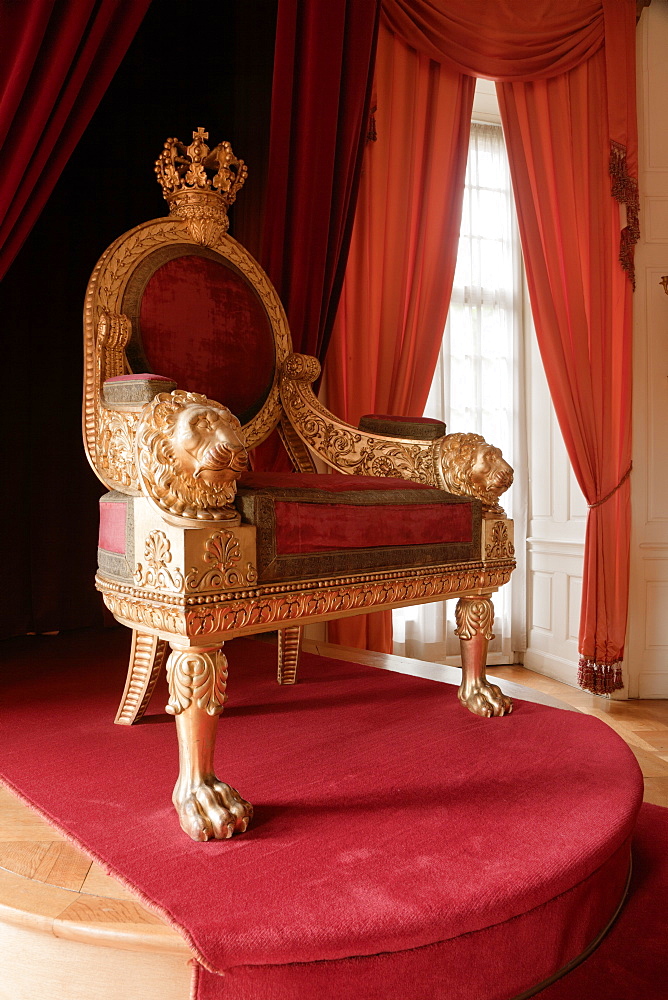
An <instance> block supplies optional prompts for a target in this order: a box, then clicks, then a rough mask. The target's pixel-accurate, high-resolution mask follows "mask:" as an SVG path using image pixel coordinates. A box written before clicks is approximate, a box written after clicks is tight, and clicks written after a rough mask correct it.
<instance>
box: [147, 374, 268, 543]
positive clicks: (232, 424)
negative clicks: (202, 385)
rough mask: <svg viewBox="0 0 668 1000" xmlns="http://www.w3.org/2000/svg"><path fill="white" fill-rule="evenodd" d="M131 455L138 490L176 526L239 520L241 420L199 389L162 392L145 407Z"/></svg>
mask: <svg viewBox="0 0 668 1000" xmlns="http://www.w3.org/2000/svg"><path fill="white" fill-rule="evenodd" d="M135 455H136V462H137V468H138V471H139V480H140V484H141V489H142V493H143V494H144V496H146V497H147V498H148V500H150V501H151V503H152V504H153V505H154V506H155V507H157V508H158V510H159V512H160V513H161V514H162V515H163V516H166V517H167V518H168V520H171V521H173V522H174V523H177V524H183V523H186V524H188V523H190V524H197V525H198V526H199V525H201V523H202V522H203V521H218V522H220V521H224V522H227V523H229V524H239V522H240V520H241V519H240V516H239V513H238V512H237V510H236V508H235V507H234V497H235V494H236V480H237V479H238V478H239V476H240V474H241V473H242V472H243V471H244V469H246V468H247V466H248V455H247V453H246V448H245V446H244V442H243V439H242V431H241V424H240V423H239V421H238V420H237V418H236V417H235V416H234V415H233V414H232V413H230V411H229V410H228V409H227V407H226V406H222V405H221V404H220V403H216V402H215V401H214V400H210V399H207V397H206V396H203V395H201V394H200V393H197V392H185V391H184V390H183V389H175V390H174V392H171V393H166V392H163V393H160V394H159V395H157V396H156V397H155V399H153V400H152V402H151V403H149V404H147V405H146V406H145V407H144V410H143V413H142V417H141V420H140V422H139V425H138V427H137V435H136V442H135Z"/></svg>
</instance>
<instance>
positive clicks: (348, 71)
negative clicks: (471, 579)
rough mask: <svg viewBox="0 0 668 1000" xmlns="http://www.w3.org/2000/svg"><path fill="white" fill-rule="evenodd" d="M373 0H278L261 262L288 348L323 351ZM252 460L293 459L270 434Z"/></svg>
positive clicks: (366, 84)
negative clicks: (280, 308)
mask: <svg viewBox="0 0 668 1000" xmlns="http://www.w3.org/2000/svg"><path fill="white" fill-rule="evenodd" d="M379 16H380V0H336V2H332V3H322V2H321V0H279V4H278V17H277V24H276V48H275V54H274V81H273V88H272V107H271V137H270V147H269V169H268V175H269V190H268V196H267V207H266V215H265V227H264V239H263V251H262V263H263V266H264V268H265V270H266V271H267V273H268V275H269V277H270V278H271V280H272V282H273V284H274V286H275V287H276V289H277V291H278V293H279V295H280V297H281V300H282V302H283V305H284V307H285V311H286V313H287V317H288V322H289V324H290V331H291V334H292V343H293V347H294V349H295V351H301V352H303V353H305V354H313V355H315V356H316V357H318V358H321V359H322V358H324V356H325V352H326V350H327V345H328V343H329V338H330V335H331V331H332V326H333V323H334V317H335V315H336V308H337V305H338V300H339V295H340V292H341V284H342V282H343V275H344V272H345V267H346V260H347V256H348V247H349V245H350V236H351V232H352V225H353V220H354V217H355V204H356V200H357V190H358V187H359V176H360V169H361V163H362V154H363V151H364V142H365V139H366V134H367V131H368V111H369V102H370V98H371V83H372V80H373V65H374V58H375V49H376V38H377V32H378V21H379ZM253 466H254V468H257V469H273V470H275V471H284V470H288V469H290V468H291V464H290V460H289V459H288V457H287V454H286V453H285V451H284V449H283V447H282V445H281V443H280V439H279V438H278V434H277V433H276V432H274V434H273V435H272V436H271V437H270V438H269V439H268V440H267V441H266V442H264V443H263V444H262V445H260V446H259V447H258V448H256V449H255V450H254V452H253Z"/></svg>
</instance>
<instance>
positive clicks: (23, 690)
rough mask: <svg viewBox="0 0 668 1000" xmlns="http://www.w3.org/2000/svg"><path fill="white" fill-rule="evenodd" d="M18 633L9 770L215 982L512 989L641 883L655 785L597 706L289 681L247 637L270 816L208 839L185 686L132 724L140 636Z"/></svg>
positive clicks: (252, 986)
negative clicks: (121, 704)
mask: <svg viewBox="0 0 668 1000" xmlns="http://www.w3.org/2000/svg"><path fill="white" fill-rule="evenodd" d="M2 647H3V648H2V652H3V654H4V655H5V656H8V657H9V664H10V668H9V669H8V670H7V671H3V677H4V680H3V692H2V694H3V697H2V703H3V715H2V725H1V726H0V754H1V758H0V759H1V760H2V767H1V769H2V774H3V776H4V778H5V780H6V781H7V782H8V783H9V784H11V785H12V786H13V787H15V788H17V789H18V790H19V792H20V793H21V794H22V795H23V796H24V797H25V798H26V799H28V800H29V801H31V802H33V803H35V804H36V805H37V806H38V807H39V809H40V810H41V811H42V812H43V813H44V814H46V815H47V816H48V817H49V818H51V819H52V820H53V821H54V822H55V823H56V824H57V825H58V826H59V827H60V828H61V829H63V830H64V831H65V832H67V833H69V834H70V835H71V836H72V837H73V838H74V839H75V840H76V841H77V842H78V843H79V844H80V845H81V846H82V847H83V848H84V849H86V850H88V851H89V852H90V853H91V854H93V855H94V856H95V857H97V858H99V859H102V860H103V861H104V863H105V864H106V866H107V867H108V868H109V870H111V871H112V872H113V873H114V874H118V875H120V876H121V877H122V878H124V879H125V880H126V881H127V882H129V883H130V884H131V885H132V886H134V887H135V888H137V889H138V890H139V891H140V892H141V893H142V895H143V896H144V898H146V899H147V900H148V901H149V902H151V903H152V905H153V906H154V908H156V909H157V910H158V911H159V912H161V913H163V914H165V915H167V916H168V917H169V918H170V919H171V920H172V921H173V922H174V923H176V924H177V925H178V926H179V927H180V928H181V929H182V930H183V931H184V933H185V935H186V936H187V937H188V938H189V939H190V941H191V942H192V944H193V946H194V947H195V949H196V951H197V953H198V954H199V955H200V956H201V959H202V961H203V962H204V963H205V965H206V966H208V967H209V968H210V969H214V970H218V971H219V972H220V973H224V974H223V975H222V976H221V975H213V974H209V973H204V972H203V973H202V974H201V976H200V982H199V993H198V996H199V998H200V1000H214V998H215V1000H219V998H222V997H223V996H224V997H225V998H226V1000H229V998H234V1000H256V998H257V1000H259V998H261V1000H273V998H274V997H275V998H276V1000H278V998H279V997H280V1000H292V998H293V997H295V998H296V997H297V996H299V997H300V998H301V1000H304V998H306V997H309V996H315V995H319V996H320V997H321V998H322V1000H328V998H330V997H332V998H333V997H337V1000H345V998H347V997H353V996H354V997H356V998H360V1000H374V998H376V997H377V998H379V1000H380V998H382V1000H391V998H394V997H397V998H398V997H402V998H403V997H405V996H407V995H415V996H418V995H419V996H420V1000H427V998H434V1000H441V998H443V1000H445V998H446V997H447V1000H507V998H510V997H513V996H515V995H517V994H519V993H521V992H522V990H525V989H527V988H529V987H530V986H532V985H534V984H536V983H537V982H539V981H540V980H541V979H543V978H544V975H546V974H547V973H548V972H550V971H554V970H555V969H556V968H558V967H559V966H561V965H563V964H565V963H566V962H567V961H569V960H570V959H571V958H573V957H574V956H575V955H577V954H578V953H579V952H580V951H582V949H583V947H584V945H585V944H587V943H588V942H589V941H591V940H592V938H594V937H595V936H596V932H597V931H598V930H599V929H600V928H601V927H602V926H604V925H605V924H606V923H607V921H608V919H609V917H610V916H611V914H612V913H613V911H614V909H615V906H616V903H617V901H618V899H619V897H620V895H621V892H622V889H623V883H624V880H625V876H626V869H627V858H628V856H627V846H626V845H627V842H628V840H629V837H630V835H631V832H632V829H633V826H634V823H635V818H636V814H637V810H638V807H639V803H640V794H641V782H640V778H639V772H638V769H637V765H636V763H635V759H634V758H633V756H632V754H631V752H630V751H629V750H628V748H627V747H626V745H625V744H624V743H623V742H622V741H621V740H619V738H618V737H617V736H616V735H615V734H614V733H613V732H612V731H611V730H610V729H609V728H608V727H607V726H605V725H604V724H603V723H601V722H599V721H598V720H596V719H593V718H591V717H588V716H579V715H576V714H575V713H566V712H560V711H557V710H554V709H548V708H545V707H543V706H539V705H533V704H530V703H527V702H522V703H519V704H518V705H517V709H516V712H515V713H514V714H513V715H512V716H510V717H509V718H505V719H494V720H485V719H479V718H476V717H475V716H472V715H470V714H469V713H467V712H465V711H464V710H462V709H461V707H460V706H459V704H458V703H457V698H456V691H455V689H454V688H452V687H450V686H447V685H440V684H436V683H434V682H429V681H424V680H420V679H416V678H410V677H405V676H403V675H399V674H391V673H388V672H385V671H375V670H373V669H371V668H366V667H359V666H356V665H353V664H350V663H343V662H337V661H331V660H324V659H322V658H320V657H314V656H305V657H304V663H303V667H302V671H301V677H302V680H301V682H300V684H299V685H298V686H297V687H296V688H280V687H279V686H278V685H276V683H275V680H274V674H275V650H274V649H273V648H272V647H270V646H266V645H264V644H262V643H257V642H252V641H248V640H245V641H236V642H234V643H230V644H229V645H228V647H227V653H228V659H229V662H230V676H229V685H228V692H229V695H230V700H229V703H228V706H227V708H226V711H225V715H224V717H223V719H222V720H221V726H220V735H219V742H218V753H217V761H218V768H217V769H218V773H219V776H220V777H223V778H224V779H225V780H227V781H229V782H231V783H232V784H233V785H235V787H237V788H239V790H240V791H241V793H242V794H243V795H245V796H246V797H247V798H249V799H250V801H252V802H253V804H254V806H255V810H256V812H255V820H254V824H253V827H252V829H251V830H250V831H249V832H248V833H247V834H245V835H244V836H242V837H238V838H234V840H233V841H231V842H224V843H209V844H194V843H192V842H190V841H188V840H187V839H186V838H185V837H184V836H183V834H182V833H181V831H180V829H179V827H178V822H177V820H176V817H175V815H174V814H173V812H172V808H171V804H170V794H171V787H172V785H173V782H174V779H175V776H176V736H175V733H174V728H173V720H172V719H171V718H170V717H169V716H167V715H164V714H162V706H163V705H164V704H165V697H164V693H160V692H159V693H158V694H156V696H155V697H154V701H153V704H152V707H151V708H150V709H149V711H153V712H154V713H155V714H153V715H150V716H149V717H148V718H147V719H146V720H145V721H144V722H143V723H142V724H140V725H139V726H135V727H133V728H132V729H129V730H128V729H125V728H121V727H116V726H113V725H112V724H111V720H112V719H113V715H114V711H115V707H116V703H117V700H118V698H119V697H120V693H121V690H122V679H123V675H124V671H125V656H126V650H127V636H125V635H124V634H123V633H120V632H115V631H114V632H108V633H104V634H100V633H97V634H96V633H79V634H70V635H64V636H61V637H58V638H56V639H35V638H33V639H30V638H26V639H22V640H16V641H13V640H12V641H9V642H5V643H3V644H2ZM658 812H659V813H660V815H661V818H663V812H662V811H660V810H659V811H658ZM650 820H651V816H650ZM648 822H649V824H650V826H651V822H650V821H648ZM649 854H651V851H649ZM649 854H648V857H649ZM652 863H653V862H652ZM648 864H649V866H650V869H651V864H650V863H649V862H648ZM642 866H643V860H642V857H641V860H640V869H639V871H640V874H638V875H637V879H639V880H640V881H639V883H638V887H637V888H636V895H635V896H634V897H633V899H632V900H631V902H630V903H629V904H628V909H629V911H630V908H631V905H632V904H633V902H634V900H635V899H636V898H639V897H640V894H641V891H642V887H643V884H644V883H643V881H642V880H643V878H644V879H645V882H646V881H647V880H648V879H649V878H650V877H651V876H650V875H647V874H645V875H644V876H643V874H642V872H643V867H642ZM184 886H187V887H188V891H187V892H184ZM664 920H665V917H664ZM613 933H614V931H613ZM602 953H603V951H602V948H601V949H599V951H598V952H597V953H595V955H594V956H593V957H592V959H590V962H592V961H594V960H595V959H598V956H599V955H601V954H602ZM324 960H326V961H324ZM616 960H619V955H616ZM590 962H588V963H587V965H586V966H584V967H583V969H580V970H576V972H574V973H572V974H571V975H570V976H569V977H568V981H571V980H572V979H573V978H574V977H575V976H577V975H583V974H584V970H586V969H587V967H588V966H589V964H590ZM630 975H631V972H630V971H629V976H630ZM417 983H419V989H418V988H417ZM559 988H561V985H560V984H556V985H555V986H552V987H550V990H552V991H554V990H556V989H559ZM550 990H548V991H544V993H543V994H542V996H544V997H548V998H549V1000H553V996H554V1000H557V997H558V998H559V1000H562V998H566V997H569V998H570V997H571V994H568V993H554V994H553V993H552V992H550ZM587 990H590V987H589V985H588V986H587ZM579 995H582V996H587V997H589V996H592V997H593V996H595V994H594V993H592V992H586V993H583V994H579ZM603 995H604V994H601V996H603ZM605 995H606V996H611V997H616V996H617V995H618V994H616V993H612V994H611V993H608V994H605ZM627 995H628V997H629V1000H630V997H631V995H632V994H630V993H629V994H624V995H623V994H619V996H620V998H621V997H622V996H627ZM659 995H660V994H658V993H657V994H655V995H652V994H651V993H647V992H643V993H642V996H643V998H646V997H651V1000H654V998H655V997H656V998H658V997H659ZM573 996H575V994H573Z"/></svg>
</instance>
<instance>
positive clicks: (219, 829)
mask: <svg viewBox="0 0 668 1000" xmlns="http://www.w3.org/2000/svg"><path fill="white" fill-rule="evenodd" d="M173 802H174V806H175V807H176V812H177V813H178V817H179V820H180V822H181V828H182V829H183V830H184V831H185V833H187V834H188V836H189V837H191V838H192V839H193V840H213V839H215V840H227V839H228V838H229V837H231V836H232V834H234V833H243V832H244V831H245V830H246V827H247V826H248V824H249V823H250V821H251V819H252V816H253V807H252V805H251V804H250V802H246V800H245V799H242V798H241V796H240V795H239V793H238V792H237V791H236V789H234V788H232V786H231V785H228V784H226V783H225V782H224V781H219V780H218V778H216V777H215V775H212V776H211V777H209V778H203V779H202V780H201V781H199V782H193V783H189V784H188V785H185V786H181V785H179V784H177V786H176V788H175V789H174V795H173Z"/></svg>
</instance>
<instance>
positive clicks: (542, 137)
mask: <svg viewBox="0 0 668 1000" xmlns="http://www.w3.org/2000/svg"><path fill="white" fill-rule="evenodd" d="M383 12H384V18H385V22H386V24H387V26H388V28H389V29H390V30H391V31H392V32H393V33H394V35H395V45H396V44H399V40H403V44H408V45H409V46H411V47H412V48H413V49H415V50H416V52H420V53H422V54H423V55H424V56H429V57H431V58H433V59H435V60H438V61H440V62H441V63H442V65H443V66H444V67H447V68H448V69H450V70H451V71H452V76H451V79H452V87H453V88H455V87H458V86H460V84H459V83H458V82H457V77H458V74H462V75H464V76H467V77H471V76H483V77H488V78H489V77H491V78H493V79H496V80H497V81H499V83H500V85H501V86H500V91H501V103H502V109H503V115H504V126H505V131H506V140H507V143H508V146H509V153H510V157H511V167H512V172H513V183H514V186H515V193H516V198H517V201H518V211H519V214H520V224H521V234H522V242H523V250H524V255H525V260H526V262H527V270H528V273H529V284H530V291H531V297H532V306H533V309H534V315H535V320H536V326H537V331H538V337H539V343H540V345H541V351H542V354H543V359H544V363H545V369H546V374H547V378H548V382H549V384H550V388H551V391H552V394H553V398H554V400H555V407H556V410H557V414H558V417H559V420H560V424H561V428H562V432H563V434H564V438H565V441H566V445H567V448H568V450H569V454H570V457H571V461H572V463H573V466H574V468H575V470H576V474H577V476H578V479H579V481H580V485H581V486H582V488H583V490H584V492H585V496H586V497H587V500H588V502H589V504H590V515H589V522H588V529H587V538H586V546H585V573H584V581H583V599H582V616H581V631H580V652H581V656H582V660H581V672H580V682H581V683H582V684H583V686H586V687H588V688H589V689H590V690H596V691H610V690H614V689H615V688H616V687H618V686H620V685H621V671H620V664H621V660H622V657H623V652H624V634H625V627H626V610H627V603H628V568H629V541H630V523H629V511H628V506H629V490H630V486H629V481H628V474H629V470H630V422H631V369H630V337H631V304H630V303H631V296H630V291H631V283H632V281H633V244H634V242H635V240H637V236H638V225H637V210H638V193H637V182H636V180H635V175H636V173H637V169H636V155H637V140H636V125H635V91H634V85H635V72H634V47H633V46H634V36H635V3H634V0H564V2H562V3H559V4H555V3H553V0H533V2H532V3H531V4H528V3H526V0H505V2H504V3H503V4H494V5H491V4H489V3H487V2H486V0H471V2H469V3H467V4H461V3H460V2H458V0H384V5H383ZM379 59H380V56H379ZM529 81H531V82H529ZM390 96H392V95H390ZM453 100H454V89H453ZM392 110H393V109H392V104H391V103H390V106H389V110H388V114H391V113H392ZM381 113H382V108H381V107H380V102H379V115H380V114H381ZM444 125H445V126H446V127H447V123H444V122H443V121H442V120H439V119H438V117H437V116H436V115H435V114H434V115H433V116H432V117H431V119H430V121H429V123H428V124H427V123H425V126H426V128H427V129H428V130H429V131H430V132H431V134H432V135H435V134H438V132H439V130H440V129H442V128H443V127H444ZM403 152H404V151H403V150H399V151H395V150H393V153H394V154H395V155H396V159H397V163H398V164H401V155H402V153H403ZM371 155H373V154H369V156H371ZM396 169H398V170H400V169H401V166H397V168H396ZM609 174H611V175H612V182H611V178H610V176H609ZM368 196H369V198H371V199H374V198H376V199H380V200H381V201H382V200H383V199H384V197H385V192H384V191H382V190H373V191H372V190H370V191H369V192H368ZM616 202H620V203H623V204H624V205H625V207H626V210H627V224H626V226H625V227H624V229H623V230H622V231H621V234H620V228H619V223H618V221H617V222H615V220H616V219H618V212H617V204H616ZM360 210H361V209H360ZM364 211H365V215H366V217H367V218H371V219H372V218H374V213H373V211H372V210H371V209H370V208H365V209H364ZM355 238H356V239H359V240H360V246H359V248H358V247H355V248H354V249H353V251H351V260H357V259H358V258H359V257H364V253H365V248H366V250H367V252H368V253H370V248H371V246H372V245H373V244H372V240H371V236H370V230H369V229H368V227H367V230H365V229H364V228H363V226H362V225H361V224H360V226H359V227H358V228H357V229H356V231H355ZM451 239H452V240H453V243H454V241H455V240H456V234H451ZM402 253H403V247H402V246H401V244H396V243H395V244H391V245H390V244H388V245H387V246H386V248H385V252H384V255H383V257H382V258H380V259H378V258H375V259H374V258H372V260H373V264H374V267H378V268H380V267H381V266H382V267H385V266H387V265H386V258H387V257H390V256H391V257H393V258H394V259H399V258H400V257H401V255H402ZM620 262H621V267H623V268H624V270H625V271H626V275H624V274H623V272H622V270H621V268H620ZM629 279H630V280H629ZM350 289H351V291H350V300H349V297H348V294H347V290H348V286H346V297H345V298H344V300H343V304H342V318H341V320H340V325H337V333H336V342H337V343H338V339H339V336H343V335H342V334H339V330H342V331H343V330H344V329H346V328H348V329H349V330H350V331H351V332H350V334H349V335H348V336H347V337H345V351H344V348H343V347H341V350H340V352H339V365H340V367H336V368H335V367H334V365H333V364H332V365H331V366H330V365H329V364H328V392H329V397H328V398H329V400H330V402H331V403H332V408H333V409H335V408H336V406H337V405H338V406H341V402H340V400H341V399H342V398H345V399H346V404H345V407H347V409H345V407H344V412H348V413H350V414H357V413H359V412H360V411H362V410H366V409H367V406H368V404H367V398H366V397H365V398H363V399H362V398H360V397H357V398H356V393H357V392H358V391H361V390H360V389H359V387H358V385H357V384H356V383H355V382H354V381H353V380H351V379H349V378H348V376H347V375H346V374H345V372H344V369H345V368H346V367H347V368H348V369H349V370H353V371H354V370H355V369H357V368H358V367H362V366H365V365H366V366H367V369H366V371H367V377H369V378H371V379H373V378H374V375H373V373H372V372H370V371H369V369H368V365H369V356H370V351H369V346H368V345H364V346H362V341H363V338H371V339H373V340H375V341H377V342H378V343H379V344H380V342H381V333H382V331H381V327H380V325H379V321H378V319H376V320H375V322H374V325H373V326H371V327H370V326H365V325H363V318H364V317H365V315H366V313H365V305H364V302H363V297H364V295H365V294H366V293H367V291H368V289H367V288H364V287H362V286H361V285H360V287H359V289H358V291H357V292H356V294H355V297H354V301H353V292H352V289H353V283H352V279H351V283H350ZM443 290H444V295H445V297H448V296H449V284H448V280H447V274H446V275H445V280H444V289H443ZM355 317H358V318H359V325H358V326H357V331H358V332H357V337H356V338H355V336H354V322H355ZM432 335H433V336H436V337H437V338H438V339H439V340H440V337H441V331H434V333H433V334H432ZM402 350H407V351H408V353H410V347H409V348H405V347H403V346H402ZM383 355H384V352H383V351H381V350H379V354H378V356H379V359H380V361H379V364H378V365H377V367H376V369H375V372H376V373H377V376H376V382H377V383H379V384H380V383H382V385H380V386H379V384H377V385H376V388H375V394H376V398H392V393H393V380H394V379H395V378H396V371H395V368H394V366H392V365H388V364H387V363H386V360H385V359H384V357H382V356H383ZM434 356H435V351H433V350H427V351H426V353H423V354H422V355H421V357H420V364H421V365H423V366H424V367H423V370H422V372H421V373H420V378H421V379H424V380H425V381H426V382H428V380H429V378H430V377H431V370H429V371H427V368H428V365H429V364H430V362H431V359H432V358H433V357H434ZM382 394H385V396H383V395H382ZM399 405H402V404H401V403H400V404H399ZM383 409H385V407H383ZM398 412H399V413H401V412H402V411H401V410H398ZM342 627H343V629H344V630H345V628H346V624H345V623H342ZM339 628H341V626H339ZM341 641H349V640H348V639H346V638H343V639H341ZM376 648H377V647H376Z"/></svg>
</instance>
